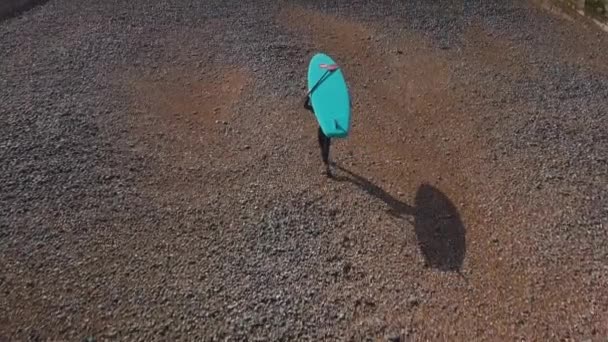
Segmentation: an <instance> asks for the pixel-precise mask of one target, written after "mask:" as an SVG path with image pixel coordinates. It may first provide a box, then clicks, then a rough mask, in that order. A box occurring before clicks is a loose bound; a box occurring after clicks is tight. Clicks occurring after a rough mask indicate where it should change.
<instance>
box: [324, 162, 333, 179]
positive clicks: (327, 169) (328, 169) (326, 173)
mask: <svg viewBox="0 0 608 342" xmlns="http://www.w3.org/2000/svg"><path fill="white" fill-rule="evenodd" d="M325 175H326V176H327V177H329V178H333V177H334V175H333V174H332V173H331V168H330V167H329V164H326V165H325Z"/></svg>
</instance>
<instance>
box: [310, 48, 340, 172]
mask: <svg viewBox="0 0 608 342" xmlns="http://www.w3.org/2000/svg"><path fill="white" fill-rule="evenodd" d="M350 104H351V102H350V95H349V92H348V88H347V86H346V81H345V80H344V75H343V74H342V71H341V70H340V68H339V67H338V65H337V64H336V63H335V62H334V60H333V59H332V58H331V57H329V56H327V55H326V54H323V53H318V54H316V55H314V56H313V58H312V59H311V61H310V64H309V66H308V94H307V95H306V99H305V101H304V108H306V109H308V110H310V111H311V112H312V113H313V114H314V115H315V117H316V119H317V122H318V123H319V129H318V140H319V148H320V149H321V158H322V160H323V163H324V164H325V172H326V175H327V176H328V177H331V176H332V174H331V169H330V163H329V149H330V145H331V139H332V138H346V137H347V136H348V134H349V130H350V107H351V105H350Z"/></svg>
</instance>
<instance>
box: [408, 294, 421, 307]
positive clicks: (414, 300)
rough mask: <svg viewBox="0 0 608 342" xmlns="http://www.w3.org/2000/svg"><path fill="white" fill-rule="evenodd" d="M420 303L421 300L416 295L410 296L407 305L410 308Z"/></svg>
mask: <svg viewBox="0 0 608 342" xmlns="http://www.w3.org/2000/svg"><path fill="white" fill-rule="evenodd" d="M419 304H420V301H419V300H418V298H416V297H415V296H410V298H408V300H407V305H408V306H409V307H410V308H413V307H415V306H418V305H419Z"/></svg>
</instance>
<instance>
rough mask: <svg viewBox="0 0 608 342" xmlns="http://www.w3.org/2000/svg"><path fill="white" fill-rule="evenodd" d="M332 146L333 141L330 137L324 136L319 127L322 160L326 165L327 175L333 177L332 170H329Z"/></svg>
mask: <svg viewBox="0 0 608 342" xmlns="http://www.w3.org/2000/svg"><path fill="white" fill-rule="evenodd" d="M330 144H331V140H330V138H329V137H327V136H325V134H323V131H322V130H321V127H319V147H320V148H321V158H322V159H323V163H324V164H325V173H326V174H327V175H328V176H331V170H330V168H329V147H330Z"/></svg>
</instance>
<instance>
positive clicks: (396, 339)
mask: <svg viewBox="0 0 608 342" xmlns="http://www.w3.org/2000/svg"><path fill="white" fill-rule="evenodd" d="M386 340H387V341H389V342H400V341H401V336H399V335H389V336H388V337H387V338H386Z"/></svg>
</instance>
